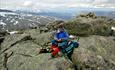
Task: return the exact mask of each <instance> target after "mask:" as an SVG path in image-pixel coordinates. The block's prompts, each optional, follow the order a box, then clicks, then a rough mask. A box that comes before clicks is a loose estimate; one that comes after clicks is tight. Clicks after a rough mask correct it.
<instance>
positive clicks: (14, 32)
mask: <svg viewBox="0 0 115 70" xmlns="http://www.w3.org/2000/svg"><path fill="white" fill-rule="evenodd" d="M6 31H7V32H8V33H9V34H10V35H12V34H16V33H18V31H11V32H9V31H8V30H6Z"/></svg>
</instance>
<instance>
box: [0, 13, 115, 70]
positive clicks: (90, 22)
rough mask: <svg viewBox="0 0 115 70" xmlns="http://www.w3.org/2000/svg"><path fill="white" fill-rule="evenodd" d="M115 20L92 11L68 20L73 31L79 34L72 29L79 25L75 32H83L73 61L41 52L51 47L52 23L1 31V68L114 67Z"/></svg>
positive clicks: (87, 69)
mask: <svg viewBox="0 0 115 70" xmlns="http://www.w3.org/2000/svg"><path fill="white" fill-rule="evenodd" d="M101 18H103V19H101ZM56 22H57V21H56ZM56 22H54V24H55V23H56ZM69 23H70V24H69ZM114 23H115V22H114V20H113V19H108V18H105V17H98V16H96V15H94V14H91V13H90V14H87V15H81V16H78V17H76V18H75V19H73V20H71V21H67V22H66V23H65V25H66V26H65V28H66V29H67V31H69V30H70V31H69V33H70V34H75V33H72V31H73V32H75V31H76V30H78V29H76V28H78V27H79V30H78V31H76V32H79V34H75V35H77V36H79V43H80V45H79V47H78V48H75V49H74V51H73V54H72V61H70V60H69V59H68V58H66V57H64V56H62V57H57V58H51V53H42V54H39V49H40V48H41V47H44V48H47V47H50V35H51V32H50V31H51V30H53V28H51V29H49V28H50V25H51V26H52V27H53V25H54V24H52V23H50V24H47V25H46V26H45V27H44V28H42V29H40V28H36V29H27V30H23V31H21V32H19V33H16V34H8V33H7V32H0V70H114V69H115V49H114V48H115V36H114V31H112V32H113V33H112V35H111V26H114V25H115V24H114ZM95 24H96V25H95ZM70 25H71V26H70ZM69 26H70V27H69ZM46 27H47V28H48V29H49V30H46ZM71 27H72V28H71ZM101 27H103V28H101ZM106 27H107V28H106ZM84 28H85V29H84ZM98 28H99V29H98ZM97 29H98V31H97ZM103 29H104V30H103ZM106 32H107V33H106ZM103 33H105V34H103ZM74 41H77V39H75V40H74Z"/></svg>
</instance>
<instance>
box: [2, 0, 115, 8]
mask: <svg viewBox="0 0 115 70" xmlns="http://www.w3.org/2000/svg"><path fill="white" fill-rule="evenodd" d="M0 8H5V9H33V10H36V9H37V10H38V9H39V10H40V9H47V8H48V9H57V8H58V9H60V8H112V9H115V0H0Z"/></svg>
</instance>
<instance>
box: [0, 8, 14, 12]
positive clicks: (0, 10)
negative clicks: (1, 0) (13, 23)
mask: <svg viewBox="0 0 115 70" xmlns="http://www.w3.org/2000/svg"><path fill="white" fill-rule="evenodd" d="M0 12H13V11H12V10H6V9H0Z"/></svg>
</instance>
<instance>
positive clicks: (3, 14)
mask: <svg viewBox="0 0 115 70" xmlns="http://www.w3.org/2000/svg"><path fill="white" fill-rule="evenodd" d="M6 14H11V15H17V14H16V13H13V12H0V15H1V16H3V17H4V16H5V15H6Z"/></svg>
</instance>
